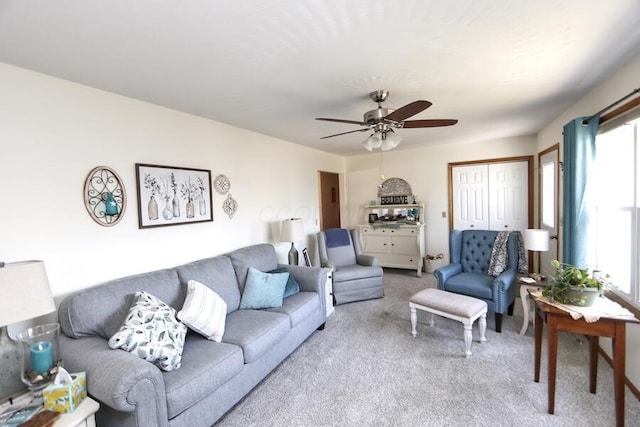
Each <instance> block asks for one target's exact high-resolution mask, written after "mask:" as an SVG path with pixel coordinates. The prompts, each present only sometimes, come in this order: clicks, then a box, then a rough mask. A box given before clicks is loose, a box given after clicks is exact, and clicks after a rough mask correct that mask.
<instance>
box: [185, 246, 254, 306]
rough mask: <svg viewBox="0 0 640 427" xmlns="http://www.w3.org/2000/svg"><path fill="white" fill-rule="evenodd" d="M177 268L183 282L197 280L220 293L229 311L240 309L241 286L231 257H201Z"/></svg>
mask: <svg viewBox="0 0 640 427" xmlns="http://www.w3.org/2000/svg"><path fill="white" fill-rule="evenodd" d="M176 270H177V272H178V277H179V278H180V280H181V281H182V283H187V282H189V280H197V281H198V282H200V283H202V284H204V285H205V286H207V287H208V288H210V289H211V290H213V291H214V292H215V293H216V294H218V295H220V296H221V297H222V299H223V300H224V302H226V303H227V313H230V312H232V311H234V310H237V309H238V306H239V305H240V287H239V286H238V282H237V279H236V273H235V271H234V269H233V265H231V259H229V257H226V256H217V257H213V258H206V259H201V260H199V261H194V262H191V263H189V264H185V265H181V266H179V267H176ZM243 283H244V282H243Z"/></svg>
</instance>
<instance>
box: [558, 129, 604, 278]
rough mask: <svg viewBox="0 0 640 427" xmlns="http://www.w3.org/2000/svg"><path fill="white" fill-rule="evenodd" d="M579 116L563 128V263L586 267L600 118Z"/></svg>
mask: <svg viewBox="0 0 640 427" xmlns="http://www.w3.org/2000/svg"><path fill="white" fill-rule="evenodd" d="M585 120H586V117H579V118H577V119H574V120H572V121H570V122H569V123H567V124H566V125H564V129H563V143H564V148H563V157H564V158H563V163H562V164H563V187H562V188H563V196H562V202H563V208H562V210H563V227H564V228H563V230H562V262H564V263H566V264H572V265H575V266H578V267H585V266H586V262H587V249H588V246H589V236H588V231H589V206H588V194H587V182H588V178H589V172H590V171H591V167H592V164H593V160H594V158H595V151H596V132H597V131H598V125H599V124H600V116H594V117H592V118H591V119H590V120H589V122H588V123H586V124H583V122H584V121H585Z"/></svg>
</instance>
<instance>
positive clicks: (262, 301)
mask: <svg viewBox="0 0 640 427" xmlns="http://www.w3.org/2000/svg"><path fill="white" fill-rule="evenodd" d="M287 279H289V273H264V272H262V271H260V270H256V269H255V268H253V267H249V273H248V274H247V281H246V283H245V285H244V292H243V293H242V299H241V300H240V309H248V308H253V309H260V308H276V307H282V299H283V297H284V288H285V286H286V285H287Z"/></svg>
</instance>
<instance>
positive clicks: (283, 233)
mask: <svg viewBox="0 0 640 427" xmlns="http://www.w3.org/2000/svg"><path fill="white" fill-rule="evenodd" d="M303 237H304V224H303V222H302V218H287V219H285V220H283V221H282V226H281V228H280V241H281V242H295V241H297V240H300V239H302V238H303Z"/></svg>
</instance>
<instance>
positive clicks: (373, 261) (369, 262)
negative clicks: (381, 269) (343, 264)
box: [356, 254, 379, 267]
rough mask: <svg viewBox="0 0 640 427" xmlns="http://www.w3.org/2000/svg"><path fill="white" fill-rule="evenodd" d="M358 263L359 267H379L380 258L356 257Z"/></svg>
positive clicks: (369, 256)
mask: <svg viewBox="0 0 640 427" xmlns="http://www.w3.org/2000/svg"><path fill="white" fill-rule="evenodd" d="M356 262H357V263H358V264H359V265H365V266H367V267H378V266H379V263H378V258H376V257H375V256H373V255H363V254H360V255H356Z"/></svg>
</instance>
